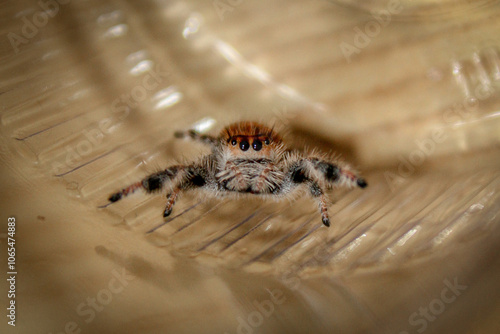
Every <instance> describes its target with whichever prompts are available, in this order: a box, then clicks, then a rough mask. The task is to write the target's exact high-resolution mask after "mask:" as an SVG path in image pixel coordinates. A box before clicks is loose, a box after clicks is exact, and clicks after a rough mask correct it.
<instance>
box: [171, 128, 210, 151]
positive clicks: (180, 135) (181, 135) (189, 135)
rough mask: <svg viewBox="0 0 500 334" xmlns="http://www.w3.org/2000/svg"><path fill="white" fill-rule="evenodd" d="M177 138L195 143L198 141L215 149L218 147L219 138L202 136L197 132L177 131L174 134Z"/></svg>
mask: <svg viewBox="0 0 500 334" xmlns="http://www.w3.org/2000/svg"><path fill="white" fill-rule="evenodd" d="M174 136H175V138H190V139H192V140H194V141H198V142H200V143H203V144H207V145H210V146H211V147H212V148H214V147H215V146H216V145H217V141H218V139H217V137H214V136H211V135H206V134H201V133H199V132H196V131H195V130H187V131H176V132H175V133H174Z"/></svg>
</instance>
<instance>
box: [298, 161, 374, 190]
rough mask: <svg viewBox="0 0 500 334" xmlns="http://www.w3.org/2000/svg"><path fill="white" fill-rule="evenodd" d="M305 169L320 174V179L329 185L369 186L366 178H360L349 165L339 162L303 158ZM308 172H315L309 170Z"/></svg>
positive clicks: (302, 162)
mask: <svg viewBox="0 0 500 334" xmlns="http://www.w3.org/2000/svg"><path fill="white" fill-rule="evenodd" d="M301 164H302V166H303V169H304V171H306V170H307V169H312V170H314V171H316V172H317V173H318V174H319V177H318V178H320V179H322V180H323V181H325V183H326V184H327V185H328V186H334V185H340V186H342V185H343V186H358V187H360V188H365V187H366V186H368V184H367V183H366V181H365V179H363V178H360V177H359V176H357V175H356V174H354V172H352V171H351V170H349V168H348V167H347V166H339V165H338V164H336V163H334V162H331V161H326V160H321V159H317V158H307V159H303V160H301ZM306 173H307V172H306ZM308 174H314V173H311V172H309V173H308Z"/></svg>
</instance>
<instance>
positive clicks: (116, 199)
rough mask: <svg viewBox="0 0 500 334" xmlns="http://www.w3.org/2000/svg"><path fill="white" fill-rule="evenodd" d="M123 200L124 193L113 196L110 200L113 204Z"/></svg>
mask: <svg viewBox="0 0 500 334" xmlns="http://www.w3.org/2000/svg"><path fill="white" fill-rule="evenodd" d="M121 198H122V193H116V194H113V195H111V196H109V198H108V200H109V201H110V202H111V203H114V202H116V201H119V200H120V199H121Z"/></svg>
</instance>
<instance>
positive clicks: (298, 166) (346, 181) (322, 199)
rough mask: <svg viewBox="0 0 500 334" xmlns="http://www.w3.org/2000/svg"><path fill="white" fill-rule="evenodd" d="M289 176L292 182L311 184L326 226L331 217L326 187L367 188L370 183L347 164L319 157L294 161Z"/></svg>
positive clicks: (312, 194) (313, 195)
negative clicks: (343, 164) (342, 164)
mask: <svg viewBox="0 0 500 334" xmlns="http://www.w3.org/2000/svg"><path fill="white" fill-rule="evenodd" d="M289 178H290V180H291V182H292V183H295V184H301V183H305V184H307V185H308V186H309V191H310V193H311V196H312V197H313V198H315V199H316V200H317V201H318V205H319V208H320V211H321V220H322V221H323V224H325V225H326V226H330V218H329V216H328V199H327V197H326V195H325V190H324V188H331V187H333V186H335V185H345V186H358V187H360V188H365V187H366V186H367V185H368V184H367V183H366V181H365V180H364V179H363V178H360V177H358V176H356V174H355V173H353V172H352V171H351V170H350V169H349V168H348V167H347V166H343V167H341V166H339V165H337V164H336V163H334V162H330V161H325V160H321V159H318V158H302V159H299V160H298V161H293V163H292V165H291V166H290V168H289Z"/></svg>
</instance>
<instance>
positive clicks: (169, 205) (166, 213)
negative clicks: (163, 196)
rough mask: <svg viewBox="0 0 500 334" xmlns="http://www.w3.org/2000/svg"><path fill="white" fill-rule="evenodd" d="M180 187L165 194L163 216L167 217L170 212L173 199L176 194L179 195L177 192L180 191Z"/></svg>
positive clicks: (173, 202) (174, 199)
mask: <svg viewBox="0 0 500 334" xmlns="http://www.w3.org/2000/svg"><path fill="white" fill-rule="evenodd" d="M181 190H182V189H181V188H179V187H177V188H175V189H174V190H172V192H171V193H169V194H168V195H167V205H166V207H165V211H163V217H168V216H170V214H171V213H172V209H173V207H174V204H175V201H176V199H177V196H179V193H180V192H181Z"/></svg>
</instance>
